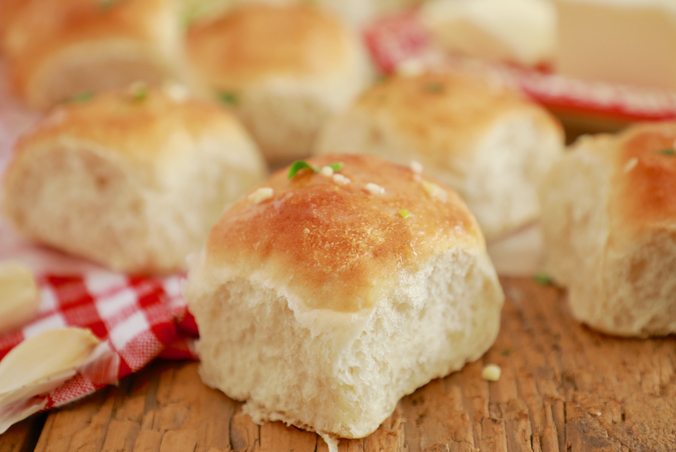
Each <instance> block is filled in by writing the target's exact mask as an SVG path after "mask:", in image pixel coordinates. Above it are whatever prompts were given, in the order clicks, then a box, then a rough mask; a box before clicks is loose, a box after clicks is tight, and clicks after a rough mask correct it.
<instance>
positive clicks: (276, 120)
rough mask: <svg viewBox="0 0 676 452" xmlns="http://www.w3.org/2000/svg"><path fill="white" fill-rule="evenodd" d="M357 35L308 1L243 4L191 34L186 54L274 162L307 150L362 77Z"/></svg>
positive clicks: (364, 72) (364, 74)
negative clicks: (317, 133) (309, 4)
mask: <svg viewBox="0 0 676 452" xmlns="http://www.w3.org/2000/svg"><path fill="white" fill-rule="evenodd" d="M362 50H363V49H362V47H361V44H360V43H359V38H358V36H357V35H356V34H355V33H354V32H353V31H351V30H350V29H348V28H347V27H345V26H344V25H342V24H341V22H340V21H339V20H338V19H336V18H334V17H332V16H330V15H327V14H326V13H323V12H321V11H320V10H319V9H316V8H313V7H310V6H270V5H247V6H242V7H240V8H237V9H235V10H234V11H232V12H230V13H228V14H226V15H225V16H223V17H221V18H219V19H217V20H214V21H211V22H207V23H198V24H196V25H194V26H193V27H191V28H190V30H189V33H188V52H189V57H190V59H191V61H192V62H193V64H194V65H195V67H196V69H197V72H198V74H199V75H201V77H202V79H203V82H204V83H205V84H206V85H207V86H209V87H210V89H211V90H212V92H213V94H214V96H219V97H220V99H221V100H222V101H224V102H226V103H228V104H229V105H230V106H231V107H232V108H233V110H234V111H235V112H236V113H237V115H238V116H239V117H240V118H241V119H242V121H243V122H244V124H245V125H246V126H247V128H248V130H249V131H250V132H251V134H252V135H253V137H254V139H255V140H256V141H257V142H258V144H259V145H260V147H261V150H262V151H263V154H264V155H265V156H266V158H267V159H268V160H269V161H270V162H273V163H280V162H288V161H291V160H293V159H296V158H300V157H304V156H306V155H309V153H310V149H311V145H312V142H313V140H314V138H315V135H316V132H317V130H318V129H319V127H320V126H321V125H322V124H323V123H324V121H325V120H326V119H327V118H328V117H329V116H330V115H332V114H333V113H335V112H336V111H339V110H340V109H342V108H344V107H346V106H347V105H349V103H350V102H351V100H352V99H353V98H354V96H356V94H357V93H358V92H359V91H360V90H361V89H362V87H363V86H364V84H365V82H366V78H367V63H366V60H365V58H364V55H363V53H362Z"/></svg>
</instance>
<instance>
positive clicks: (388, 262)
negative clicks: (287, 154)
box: [206, 155, 484, 312]
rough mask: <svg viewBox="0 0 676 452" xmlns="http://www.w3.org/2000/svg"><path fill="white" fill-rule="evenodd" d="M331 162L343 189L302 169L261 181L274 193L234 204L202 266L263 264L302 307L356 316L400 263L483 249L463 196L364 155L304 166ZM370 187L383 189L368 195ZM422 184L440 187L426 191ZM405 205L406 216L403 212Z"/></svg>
mask: <svg viewBox="0 0 676 452" xmlns="http://www.w3.org/2000/svg"><path fill="white" fill-rule="evenodd" d="M338 161H340V162H342V163H343V168H342V169H341V170H340V172H339V173H337V174H340V175H341V176H343V177H347V178H348V179H349V180H350V183H348V184H346V185H343V184H341V183H338V182H336V181H334V180H333V178H332V177H327V176H323V175H321V174H315V173H313V172H312V171H309V170H302V171H301V172H299V173H298V174H297V175H295V176H294V177H292V178H291V179H290V180H289V179H288V178H287V170H282V171H279V172H277V173H275V174H274V175H273V176H272V177H271V178H270V179H268V181H267V182H266V183H265V186H266V187H270V188H272V189H273V191H274V195H273V197H272V198H271V199H269V200H266V201H264V202H261V203H254V202H252V201H250V200H248V199H246V198H245V199H241V200H240V201H238V202H237V203H235V204H234V205H233V206H232V207H231V208H230V209H229V210H228V211H227V212H226V213H225V214H224V215H223V217H222V218H221V220H220V221H219V223H218V224H217V225H216V226H215V227H214V228H213V230H212V231H211V234H210V235H209V239H208V241H207V245H206V253H207V262H208V264H207V265H213V266H217V267H218V266H227V267H230V268H232V269H233V271H235V272H236V273H237V274H239V275H240V276H242V277H246V276H247V275H248V274H250V273H252V272H254V271H256V270H259V269H260V268H261V267H263V268H265V272H269V274H270V275H272V276H271V278H272V279H274V280H275V283H276V284H279V285H286V286H287V287H288V290H289V291H291V292H294V293H296V294H297V295H299V298H301V299H303V300H305V302H306V303H309V304H308V305H307V307H308V308H311V309H330V310H334V311H339V312H356V311H359V310H361V309H365V308H370V307H372V306H373V304H374V302H375V300H377V299H378V296H379V291H382V290H383V289H384V287H382V286H383V285H385V286H386V285H387V282H388V278H389V277H390V276H391V275H392V274H393V273H395V272H396V271H398V270H401V269H402V268H416V267H417V266H419V265H420V263H421V262H425V261H427V260H428V259H429V258H430V256H431V255H432V254H435V253H440V252H443V251H444V250H447V249H451V248H453V247H458V246H462V247H468V248H473V249H476V250H480V251H483V250H484V242H483V236H482V234H481V231H480V230H479V227H478V226H477V224H476V221H475V220H474V218H473V217H472V215H471V214H470V213H469V211H468V210H467V208H466V207H465V205H464V203H463V202H462V200H461V199H460V197H459V196H458V195H457V194H456V193H455V192H453V191H451V190H449V189H447V188H442V187H441V186H440V185H438V182H436V181H435V180H434V179H432V178H430V177H428V176H425V175H422V176H421V175H419V174H416V173H415V172H413V171H412V170H411V169H409V168H406V167H402V166H398V165H391V164H389V163H387V162H385V161H383V160H381V159H379V158H375V157H371V156H360V155H340V156H338V155H335V156H334V155H327V156H322V157H317V158H313V159H311V160H310V163H311V164H312V165H314V166H316V167H322V166H324V165H329V164H331V163H334V162H338ZM393 181H396V183H394V182H393ZM367 184H376V185H378V186H380V187H382V188H384V190H385V192H384V193H383V194H373V193H370V192H369V191H367V188H366V186H367ZM429 184H434V185H433V187H437V188H438V189H439V190H440V191H441V193H440V194H437V196H432V195H431V194H430V193H429V191H428V189H426V186H427V187H429V186H430V185H429ZM402 210H406V211H407V212H408V214H409V216H407V217H406V218H402V215H401V214H400V213H399V212H400V211H402ZM289 268H293V269H294V271H293V278H292V279H291V280H289V281H287V280H286V279H288V278H289V276H288V275H289V272H288V269H289Z"/></svg>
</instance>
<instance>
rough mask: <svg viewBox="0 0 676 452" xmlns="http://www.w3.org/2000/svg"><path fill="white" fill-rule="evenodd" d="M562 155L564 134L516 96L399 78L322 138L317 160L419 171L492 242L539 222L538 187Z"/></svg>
mask: <svg viewBox="0 0 676 452" xmlns="http://www.w3.org/2000/svg"><path fill="white" fill-rule="evenodd" d="M562 150H563V132H562V129H561V126H560V125H559V124H558V123H557V122H556V120H555V119H554V118H553V117H552V116H551V115H549V114H548V113H547V112H546V111H545V110H544V109H542V108H541V107H539V106H537V105H535V104H534V103H532V102H530V101H528V100H527V99H525V98H524V97H523V96H522V95H520V94H519V93H517V92H515V91H513V90H510V89H507V88H504V87H501V86H498V85H494V84H489V83H487V82H484V81H482V80H478V79H474V78H470V77H468V76H461V75H456V74H422V75H418V76H414V77H394V78H390V79H387V80H385V81H384V82H382V83H379V84H377V85H375V86H373V87H372V88H371V89H370V90H368V91H367V92H366V93H364V94H363V95H362V96H361V97H360V98H359V99H358V100H357V101H356V102H355V103H354V105H352V107H350V108H349V109H348V110H347V111H345V112H344V113H342V114H341V115H339V116H337V117H335V118H334V119H332V120H331V121H330V122H329V123H328V124H327V125H326V127H325V128H324V129H323V130H322V133H321V134H320V136H319V139H318V143H317V145H316V153H319V154H323V153H332V152H358V153H364V154H374V155H378V156H381V157H384V158H387V159H389V160H392V161H394V162H397V163H401V164H409V162H411V161H412V160H415V161H418V162H419V163H421V164H422V165H423V166H424V168H425V169H426V170H427V171H429V173H430V174H431V175H433V176H434V177H436V178H438V179H439V180H440V181H441V182H443V183H444V184H446V185H447V186H449V187H451V188H453V189H455V190H457V191H458V193H459V194H460V196H462V197H463V199H464V200H465V202H466V203H467V206H468V207H469V209H470V210H471V211H472V213H473V214H474V215H475V216H476V218H477V220H478V221H479V225H481V229H482V231H483V232H484V234H485V236H486V239H487V240H489V241H490V240H492V239H494V238H496V237H498V236H501V235H505V234H507V233H509V232H511V231H514V230H515V229H518V228H519V227H521V226H523V225H525V224H527V223H528V222H530V221H532V220H535V219H536V218H537V217H538V215H539V210H540V209H539V203H538V194H537V185H538V184H539V183H540V181H541V180H542V177H543V176H544V174H545V173H546V171H547V170H548V169H549V168H550V167H551V164H552V162H553V161H554V159H555V158H556V157H558V156H559V155H560V154H561V153H562Z"/></svg>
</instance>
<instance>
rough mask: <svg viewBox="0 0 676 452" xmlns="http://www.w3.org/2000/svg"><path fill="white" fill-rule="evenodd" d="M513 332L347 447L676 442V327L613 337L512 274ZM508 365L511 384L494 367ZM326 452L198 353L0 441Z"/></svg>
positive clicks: (43, 447) (640, 446) (604, 447)
mask: <svg viewBox="0 0 676 452" xmlns="http://www.w3.org/2000/svg"><path fill="white" fill-rule="evenodd" d="M502 282H503V286H504V288H505V293H506V295H507V301H506V303H505V307H504V311H503V319H502V329H501V331H500V335H499V337H498V340H497V342H496V343H495V345H494V346H493V347H492V348H491V349H490V351H488V353H486V355H485V356H484V357H483V359H482V360H481V361H479V362H476V363H472V364H469V365H467V366H466V367H465V368H464V369H463V370H462V371H461V372H457V373H455V374H452V375H450V376H448V377H446V378H444V379H439V380H434V381H432V382H431V383H430V384H428V385H427V386H425V387H423V388H421V389H419V390H418V391H416V392H415V393H413V394H411V395H410V396H408V397H405V398H404V399H402V400H401V402H400V403H399V405H398V406H397V409H396V411H395V412H394V414H393V415H392V416H391V417H390V418H389V419H387V420H386V421H385V422H384V423H383V425H382V426H381V427H380V428H379V429H378V430H377V431H376V432H375V433H374V434H372V435H371V436H369V437H368V438H365V439H361V440H352V441H341V443H340V450H341V451H345V452H347V451H409V452H416V451H427V452H432V451H438V452H441V451H479V450H481V451H559V452H568V451H570V452H575V451H604V452H605V451H676V338H674V337H669V338H664V339H651V340H633V339H618V338H611V337H607V336H603V335H601V334H597V333H595V332H592V331H591V330H589V329H587V328H585V327H582V326H580V325H578V324H576V323H575V322H574V321H573V320H572V319H571V317H570V315H569V313H568V311H567V308H566V305H565V294H564V292H563V291H561V290H559V289H557V288H555V287H553V286H540V285H538V284H536V283H535V282H533V281H531V280H529V279H523V278H503V279H502ZM485 363H497V364H499V365H500V366H501V367H502V377H501V378H500V380H499V381H498V382H495V383H489V382H487V381H484V380H482V379H481V376H480V374H481V369H482V365H483V364H485ZM33 449H36V450H38V451H54V452H65V451H82V452H84V451H123V450H124V451H131V450H133V451H153V452H170V451H177V452H184V451H199V452H216V451H226V450H246V451H257V452H265V451H282V452H286V451H295V452H301V451H309V452H312V451H326V450H328V449H327V447H326V444H324V442H323V441H322V440H321V439H318V437H317V435H315V434H313V433H307V432H303V431H300V430H297V429H295V428H288V427H285V426H284V425H282V424H280V423H271V424H270V423H269V424H265V425H263V426H260V427H259V426H258V425H256V424H254V423H253V422H252V421H251V420H250V418H249V417H248V416H246V415H244V414H243V413H242V411H241V408H240V403H238V402H235V401H233V400H231V399H229V398H228V397H226V396H225V395H223V394H221V393H220V392H217V391H215V390H212V389H210V388H208V387H206V386H204V385H203V384H202V383H201V381H200V379H199V377H198V375H197V365H196V364H195V363H191V362H167V361H164V362H156V363H154V364H153V365H152V366H150V367H149V368H147V369H146V370H144V371H142V372H140V373H138V374H136V375H133V376H131V377H128V378H126V379H124V380H123V381H121V382H120V385H119V387H116V388H115V387H111V388H109V389H106V390H103V391H100V392H99V393H97V394H94V395H93V396H90V397H87V398H86V399H83V400H81V401H79V402H76V403H74V404H71V405H69V406H67V407H64V408H62V409H60V410H57V411H54V412H51V413H48V414H42V415H38V416H34V417H32V418H30V419H27V420H26V421H24V422H22V423H20V424H18V425H15V426H14V427H12V428H11V429H10V430H9V431H8V432H7V433H5V434H4V435H2V436H0V452H10V451H11V452H19V451H26V450H33Z"/></svg>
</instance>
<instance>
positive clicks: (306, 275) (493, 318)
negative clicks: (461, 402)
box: [185, 155, 503, 438]
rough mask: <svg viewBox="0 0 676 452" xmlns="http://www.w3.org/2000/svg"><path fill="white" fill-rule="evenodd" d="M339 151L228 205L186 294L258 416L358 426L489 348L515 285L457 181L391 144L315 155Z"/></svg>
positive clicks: (340, 431)
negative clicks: (508, 283) (414, 165)
mask: <svg viewBox="0 0 676 452" xmlns="http://www.w3.org/2000/svg"><path fill="white" fill-rule="evenodd" d="M336 161H341V162H343V168H342V169H341V170H340V171H339V172H338V173H335V174H334V175H333V176H331V175H330V171H328V170H323V171H322V172H321V173H313V172H312V171H310V170H302V172H300V173H298V174H297V175H295V176H294V177H292V178H291V179H290V180H289V179H288V178H287V172H288V170H284V171H280V172H278V173H276V174H275V175H273V176H272V177H271V178H270V179H268V180H267V181H266V182H265V183H264V184H263V186H262V187H261V188H260V189H259V190H257V191H254V192H253V193H252V194H251V195H250V196H249V197H247V198H244V199H241V200H240V201H238V202H237V203H235V204H234V205H233V206H232V207H231V208H230V209H229V210H227V211H226V212H225V213H224V215H223V218H222V219H221V221H220V222H219V223H218V224H217V225H216V226H215V227H214V228H213V229H212V231H211V234H210V236H209V239H208V240H207V244H206V246H205V248H204V250H203V251H202V253H201V255H199V256H198V257H196V259H195V261H194V262H192V263H191V266H190V271H189V274H188V281H187V284H186V286H185V297H186V300H187V301H188V303H189V305H190V309H191V312H192V313H193V314H194V315H195V319H196V320H197V324H198V325H199V328H200V340H199V343H198V352H199V354H200V358H201V375H202V378H203V380H204V381H205V382H206V383H207V384H209V385H211V386H213V387H215V388H218V389H220V390H222V391H223V392H225V393H226V394H227V395H229V396H230V397H233V398H236V399H239V400H246V401H247V404H246V405H245V408H244V409H245V411H246V412H247V413H249V414H250V415H251V416H252V417H253V418H254V419H255V420H256V421H263V420H282V421H284V422H286V423H288V424H293V425H296V426H299V427H301V428H305V429H309V430H314V431H317V432H318V433H320V434H322V435H324V436H325V437H326V436H327V435H332V436H337V437H347V438H357V437H363V436H366V435H368V434H370V433H371V432H373V431H374V430H375V429H376V428H377V427H378V426H379V425H380V423H381V422H382V421H383V420H385V419H386V418H387V417H388V416H389V415H390V414H391V413H392V411H393V410H394V408H395V406H396V403H397V401H398V400H399V399H400V398H401V397H402V396H404V395H406V394H410V393H411V392H413V391H414V390H415V389H416V388H418V387H419V386H422V385H424V384H426V383H427V382H428V381H430V380H431V379H433V378H437V377H443V376H444V375H447V374H448V373H449V372H452V371H454V370H458V369H460V368H462V366H463V365H464V364H465V363H466V362H468V361H473V360H476V359H478V358H479V357H480V356H481V355H482V354H483V353H484V352H485V351H486V350H487V349H488V348H489V347H490V346H491V344H492V343H493V341H494V340H495V337H496V335H497V333H498V329H499V323H500V310H501V306H502V302H503V294H502V290H501V288H500V285H499V282H498V280H497V277H496V274H495V270H494V269H493V266H492V264H491V262H490V260H489V259H488V256H487V255H486V251H485V245H484V240H483V237H482V235H481V232H480V230H479V227H478V225H477V224H476V222H475V220H474V218H473V217H472V215H471V214H470V213H469V211H468V210H467V208H466V207H465V205H464V203H463V202H462V200H461V199H460V197H459V196H458V195H457V194H456V193H455V192H453V191H451V190H449V189H446V188H443V187H441V186H440V185H438V184H437V183H436V182H434V180H433V179H431V178H429V177H427V176H424V175H420V174H417V173H414V172H413V171H411V170H410V169H408V168H406V167H402V166H399V165H395V164H392V163H390V162H387V161H385V160H382V159H380V158H377V157H372V156H356V155H349V156H348V155H341V156H323V157H318V158H314V159H311V160H309V162H310V163H311V164H312V165H314V166H315V167H317V168H321V167H323V166H324V165H328V164H331V163H333V162H336ZM325 173H326V174H325ZM262 194H265V196H262ZM404 209H405V210H406V211H404Z"/></svg>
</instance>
